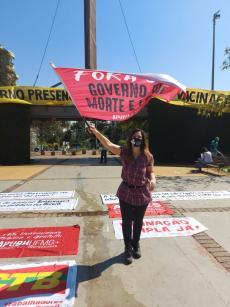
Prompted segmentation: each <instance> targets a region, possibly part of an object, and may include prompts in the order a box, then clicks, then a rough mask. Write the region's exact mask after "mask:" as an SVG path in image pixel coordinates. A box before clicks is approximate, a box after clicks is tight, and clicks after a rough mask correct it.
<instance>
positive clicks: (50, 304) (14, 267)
mask: <svg viewBox="0 0 230 307" xmlns="http://www.w3.org/2000/svg"><path fill="white" fill-rule="evenodd" d="M76 279H77V266H76V264H75V262H74V261H60V262H43V263H31V264H11V265H1V267H0V306H2V307H3V306H7V307H11V306H12V307H13V306H14V307H15V306H28V307H45V306H47V307H64V306H66V307H67V306H68V307H71V306H73V304H74V298H75V290H76Z"/></svg>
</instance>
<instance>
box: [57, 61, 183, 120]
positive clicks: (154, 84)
mask: <svg viewBox="0 0 230 307" xmlns="http://www.w3.org/2000/svg"><path fill="white" fill-rule="evenodd" d="M53 68H54V70H55V71H56V73H57V75H58V76H59V78H60V79H61V81H62V83H63V84H64V86H65V88H66V90H67V91H68V93H69V94H70V96H71V97H72V100H73V101H74V103H75V105H76V107H77V109H78V111H79V113H80V114H81V115H82V116H84V117H86V118H95V119H102V120H112V121H123V120H127V119H129V118H131V117H132V116H134V115H135V114H137V113H138V112H139V111H140V110H142V109H143V108H144V107H145V106H146V105H147V104H148V103H149V101H150V100H151V99H152V98H154V97H156V98H159V99H161V100H164V101H170V100H172V99H173V98H175V96H176V95H177V94H178V93H179V92H181V90H183V91H185V89H186V88H185V86H183V85H182V84H180V83H179V82H178V81H177V80H175V79H174V78H172V77H170V76H168V75H163V74H126V73H117V72H108V71H102V70H89V69H87V70H86V69H79V68H60V67H59V68H57V67H54V65H53Z"/></svg>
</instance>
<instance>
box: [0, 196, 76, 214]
mask: <svg viewBox="0 0 230 307" xmlns="http://www.w3.org/2000/svg"><path fill="white" fill-rule="evenodd" d="M77 204H78V199H75V198H73V199H63V200H62V199H53V200H52V199H47V200H42V199H38V200H35V199H31V200H29V199H25V200H7V201H6V200H0V212H1V211H58V210H73V209H75V208H76V206H77Z"/></svg>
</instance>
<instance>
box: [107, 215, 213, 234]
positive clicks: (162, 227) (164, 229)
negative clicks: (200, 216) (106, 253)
mask: <svg viewBox="0 0 230 307" xmlns="http://www.w3.org/2000/svg"><path fill="white" fill-rule="evenodd" d="M113 227H114V231H115V237H116V239H123V234H122V221H121V220H114V221H113ZM205 230H207V228H206V227H205V226H203V225H202V224H200V223H199V222H198V221H197V220H196V219H194V218H192V217H183V218H152V219H144V221H143V226H142V231H141V238H155V237H157V238H158V237H181V236H192V235H194V234H196V233H199V232H202V231H205Z"/></svg>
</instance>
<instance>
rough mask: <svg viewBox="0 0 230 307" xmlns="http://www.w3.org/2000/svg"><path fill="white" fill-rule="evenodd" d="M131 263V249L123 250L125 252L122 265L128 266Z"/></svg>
mask: <svg viewBox="0 0 230 307" xmlns="http://www.w3.org/2000/svg"><path fill="white" fill-rule="evenodd" d="M132 262H133V258H132V249H131V248H127V247H126V248H125V252H124V263H125V264H127V265H129V264H131V263H132Z"/></svg>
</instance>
